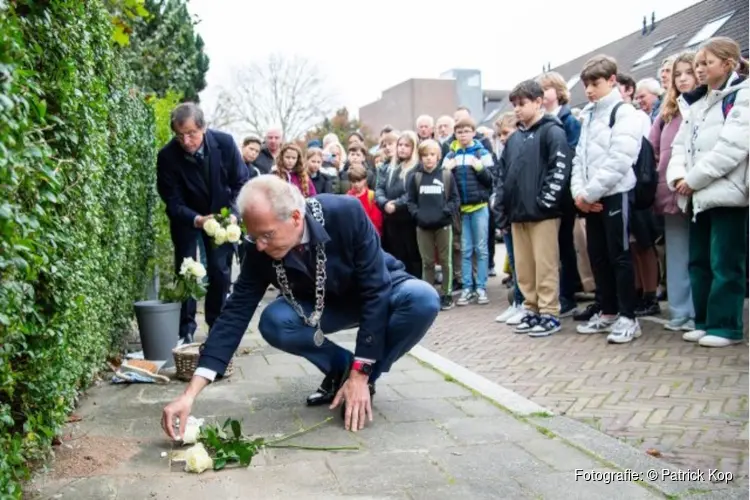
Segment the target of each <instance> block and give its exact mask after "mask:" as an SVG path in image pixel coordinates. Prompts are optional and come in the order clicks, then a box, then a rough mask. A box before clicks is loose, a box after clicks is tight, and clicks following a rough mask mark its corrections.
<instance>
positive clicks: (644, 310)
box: [635, 299, 661, 317]
mask: <svg viewBox="0 0 750 500" xmlns="http://www.w3.org/2000/svg"><path fill="white" fill-rule="evenodd" d="M659 314H661V307H660V306H659V303H658V302H657V301H656V299H651V300H644V301H643V302H641V304H640V306H639V307H638V308H637V309H636V310H635V315H636V316H638V317H640V316H658V315H659Z"/></svg>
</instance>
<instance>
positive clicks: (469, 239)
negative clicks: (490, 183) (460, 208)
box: [461, 207, 490, 290]
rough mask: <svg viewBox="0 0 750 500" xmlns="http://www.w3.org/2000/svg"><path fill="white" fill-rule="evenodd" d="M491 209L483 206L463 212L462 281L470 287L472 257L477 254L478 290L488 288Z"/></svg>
mask: <svg viewBox="0 0 750 500" xmlns="http://www.w3.org/2000/svg"><path fill="white" fill-rule="evenodd" d="M489 218H490V211H489V209H488V208H487V207H483V208H481V209H479V210H477V211H476V212H471V213H468V214H461V281H462V282H463V284H464V286H465V287H467V288H468V286H469V284H470V283H471V282H472V276H471V275H472V269H471V258H472V256H473V255H474V254H476V256H477V280H476V288H477V290H486V289H487V268H488V263H489V251H488V249H487V232H488V229H489V227H490V221H489Z"/></svg>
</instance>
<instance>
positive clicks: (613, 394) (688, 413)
mask: <svg viewBox="0 0 750 500" xmlns="http://www.w3.org/2000/svg"><path fill="white" fill-rule="evenodd" d="M496 249H497V255H496V257H495V261H496V262H498V263H501V262H502V260H503V258H504V256H505V250H504V248H503V246H502V245H498V246H497V247H496ZM499 269H500V268H499V267H498V270H499ZM501 280H502V273H500V275H499V276H498V277H496V278H491V279H490V280H489V283H488V287H487V288H488V294H489V297H490V301H491V303H490V305H488V306H476V305H472V306H468V307H456V308H455V309H453V310H451V311H447V312H443V313H441V314H440V315H439V316H438V319H437V321H436V322H435V324H434V325H433V327H432V329H431V330H430V332H429V333H428V334H427V336H426V337H425V339H424V340H423V341H422V343H421V345H422V346H424V347H426V348H427V349H430V350H431V351H433V352H436V353H438V354H440V355H441V356H443V357H445V358H448V359H450V360H451V361H454V362H455V363H457V364H459V365H461V366H464V367H466V368H468V369H469V370H471V371H473V372H475V373H478V374H480V375H482V376H484V377H486V378H488V379H490V380H491V381H492V382H494V383H496V384H499V385H501V386H503V387H505V388H507V389H509V390H512V391H514V392H515V393H518V394H520V395H522V396H523V397H525V398H528V399H530V400H531V401H533V402H534V403H536V404H538V405H540V406H542V407H544V408H548V409H549V410H550V411H551V412H552V413H555V414H556V415H565V416H567V417H571V418H573V419H576V420H577V421H579V422H582V423H585V424H586V425H588V426H590V427H593V428H595V429H596V430H599V431H602V432H604V433H605V434H607V435H609V436H612V437H614V438H616V439H619V440H622V441H625V442H627V443H629V444H630V445H631V446H634V447H636V448H638V449H639V450H640V451H641V453H645V452H646V450H649V449H655V450H658V451H659V452H660V453H661V458H662V459H663V460H665V461H667V462H669V463H671V464H673V465H674V466H676V467H680V468H684V469H696V468H699V469H703V470H707V469H718V470H723V471H731V472H733V473H734V474H735V476H736V477H738V478H740V477H741V478H742V479H743V480H744V481H747V478H748V467H749V465H748V346H747V343H746V342H745V343H742V344H738V345H735V346H731V347H727V348H723V349H709V348H705V347H700V346H698V345H697V344H695V343H688V342H685V341H683V340H682V333H681V332H670V331H668V330H665V329H664V328H663V323H664V322H665V321H666V319H667V317H668V312H667V311H666V309H667V304H666V303H665V302H662V304H661V305H662V309H663V310H664V313H663V314H662V316H661V317H655V318H641V320H640V323H641V328H642V330H643V335H642V336H641V337H640V338H639V339H637V340H636V341H634V342H632V343H630V344H626V345H611V344H610V345H608V344H607V342H606V340H605V338H604V335H579V334H577V333H576V331H575V327H576V324H577V323H576V322H575V321H574V320H573V319H572V318H567V319H564V320H563V329H562V331H561V332H559V333H556V334H555V335H552V336H550V337H547V338H529V337H528V336H526V335H517V334H515V333H513V330H512V328H511V327H509V326H507V325H503V324H499V323H496V322H495V316H497V314H498V313H500V312H501V311H503V310H504V309H505V308H506V307H507V302H506V299H505V297H506V295H507V289H506V288H505V286H503V285H502V284H501ZM582 305H584V306H585V305H586V304H582ZM745 318H747V305H746V309H745ZM746 326H747V323H746ZM457 332H460V333H458V334H457ZM746 339H747V330H746Z"/></svg>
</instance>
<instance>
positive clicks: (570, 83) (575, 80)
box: [565, 74, 581, 90]
mask: <svg viewBox="0 0 750 500" xmlns="http://www.w3.org/2000/svg"><path fill="white" fill-rule="evenodd" d="M580 81H581V75H580V74H579V75H573V76H572V77H570V79H569V80H568V81H567V82H565V86H566V87H567V88H568V90H573V87H575V86H576V85H578V82H580Z"/></svg>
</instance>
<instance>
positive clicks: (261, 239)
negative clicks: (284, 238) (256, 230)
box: [245, 229, 276, 245]
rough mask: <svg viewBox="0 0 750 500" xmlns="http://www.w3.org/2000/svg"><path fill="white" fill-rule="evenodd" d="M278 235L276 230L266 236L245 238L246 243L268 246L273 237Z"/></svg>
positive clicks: (248, 236)
mask: <svg viewBox="0 0 750 500" xmlns="http://www.w3.org/2000/svg"><path fill="white" fill-rule="evenodd" d="M275 235H276V230H275V229H274V230H273V231H270V232H268V233H266V234H263V235H260V236H258V237H255V236H251V235H249V234H248V235H247V236H245V241H247V242H248V243H253V244H255V243H263V244H264V245H268V243H269V242H270V241H271V240H273V237H274V236H275Z"/></svg>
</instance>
